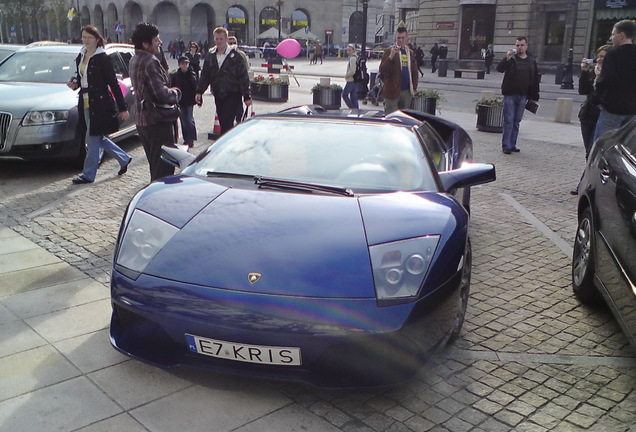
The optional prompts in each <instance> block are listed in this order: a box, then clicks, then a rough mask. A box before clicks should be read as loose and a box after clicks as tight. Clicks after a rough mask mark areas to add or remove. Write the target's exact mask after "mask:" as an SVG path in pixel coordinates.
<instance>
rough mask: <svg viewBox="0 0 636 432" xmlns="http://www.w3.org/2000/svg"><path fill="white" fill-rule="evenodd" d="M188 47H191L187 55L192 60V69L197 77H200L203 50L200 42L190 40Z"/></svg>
mask: <svg viewBox="0 0 636 432" xmlns="http://www.w3.org/2000/svg"><path fill="white" fill-rule="evenodd" d="M188 47H189V49H188V51H186V53H185V56H186V57H187V58H188V60H189V61H190V69H192V71H193V72H194V74H195V75H196V77H197V79H199V75H200V74H201V52H200V49H199V44H197V43H196V42H194V41H190V43H189V44H188Z"/></svg>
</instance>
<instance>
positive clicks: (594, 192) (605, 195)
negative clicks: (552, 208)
mask: <svg viewBox="0 0 636 432" xmlns="http://www.w3.org/2000/svg"><path fill="white" fill-rule="evenodd" d="M578 191H579V204H578V220H579V224H578V229H577V233H576V238H575V240H574V254H573V258H572V286H573V288H574V294H575V295H576V297H577V298H578V299H579V300H580V301H581V302H583V303H585V304H588V305H598V304H599V302H602V301H603V299H604V300H605V302H606V303H607V305H608V306H609V307H610V309H611V310H612V312H613V313H614V315H615V316H616V319H617V320H618V322H619V324H620V326H621V327H622V329H623V331H624V332H625V334H626V335H627V337H628V339H629V341H630V342H631V343H632V345H634V346H635V347H636V119H634V120H632V121H630V122H629V123H627V124H626V125H625V126H624V127H622V128H621V129H619V130H617V131H615V132H613V133H608V134H606V135H604V136H602V137H601V138H600V139H599V140H598V141H597V142H596V143H595V144H594V147H593V149H592V152H591V154H590V156H589V159H588V161H587V166H586V167H585V173H584V175H583V179H582V180H581V183H580V185H579V188H578Z"/></svg>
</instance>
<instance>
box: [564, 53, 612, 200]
mask: <svg viewBox="0 0 636 432" xmlns="http://www.w3.org/2000/svg"><path fill="white" fill-rule="evenodd" d="M609 48H611V45H603V46H601V47H600V48H598V49H597V50H596V65H594V60H593V59H587V58H584V59H583V60H581V75H580V76H579V94H580V95H585V100H584V101H583V103H582V104H581V109H580V110H579V121H580V123H581V136H582V137H583V146H584V147H585V160H587V158H588V156H589V155H590V150H591V149H592V144H593V143H594V130H595V129H596V122H597V120H598V116H599V114H600V112H601V107H600V106H599V100H598V96H597V94H596V89H595V86H596V80H597V78H598V77H599V76H600V75H601V70H602V69H603V61H604V59H605V55H606V54H607V51H608V50H609ZM570 193H571V194H572V195H578V194H579V187H578V185H577V186H576V187H575V188H574V189H572V190H571V191H570Z"/></svg>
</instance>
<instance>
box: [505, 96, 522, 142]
mask: <svg viewBox="0 0 636 432" xmlns="http://www.w3.org/2000/svg"><path fill="white" fill-rule="evenodd" d="M527 101H528V98H527V97H526V96H523V95H510V96H504V105H503V117H504V122H503V135H502V137H501V147H502V148H503V149H504V150H512V149H513V148H516V147H517V137H518V136H519V123H521V119H522V118H523V111H524V110H525V109H526V102H527Z"/></svg>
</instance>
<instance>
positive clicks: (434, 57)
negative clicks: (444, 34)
mask: <svg viewBox="0 0 636 432" xmlns="http://www.w3.org/2000/svg"><path fill="white" fill-rule="evenodd" d="M429 52H430V53H431V73H435V72H436V71H437V64H436V63H437V57H438V56H439V45H438V44H437V42H435V43H434V44H433V46H432V47H431V50H430V51H429Z"/></svg>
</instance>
